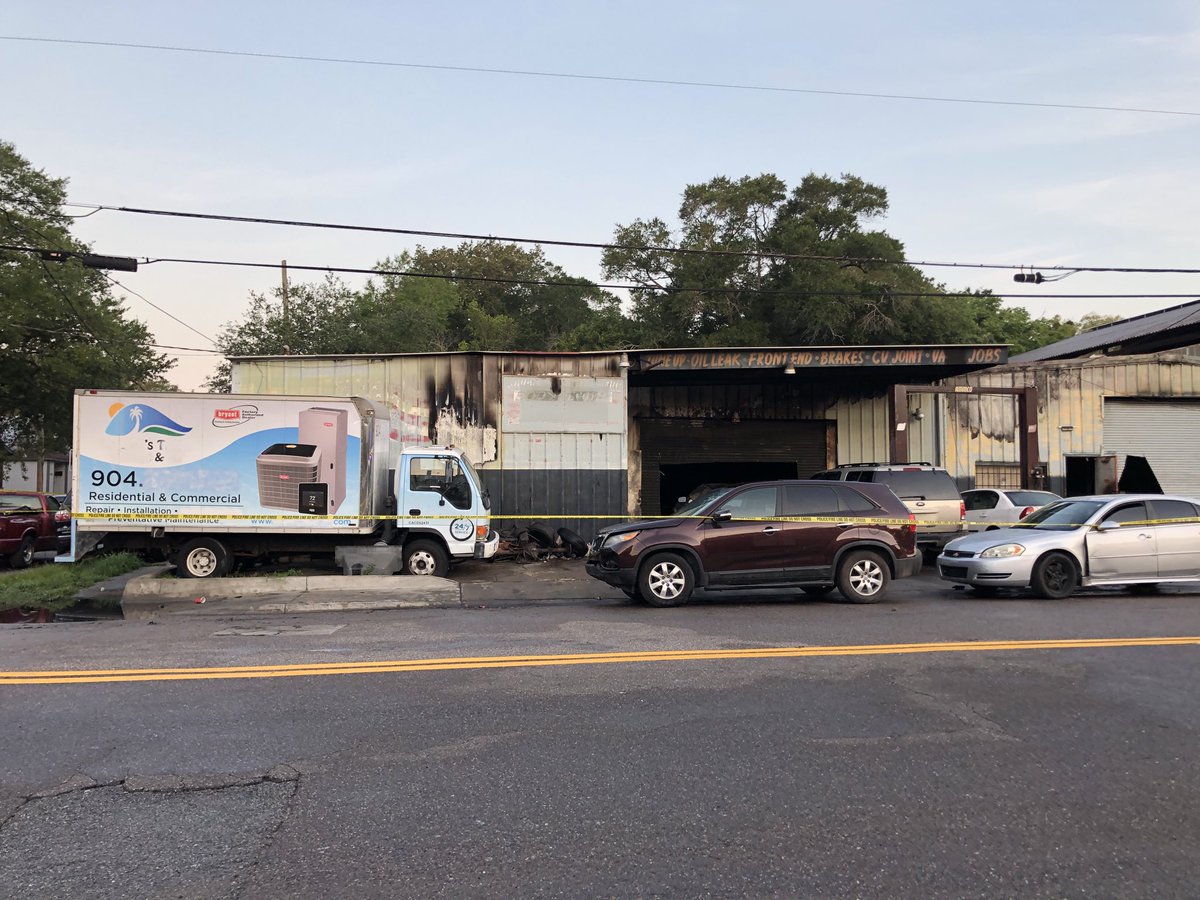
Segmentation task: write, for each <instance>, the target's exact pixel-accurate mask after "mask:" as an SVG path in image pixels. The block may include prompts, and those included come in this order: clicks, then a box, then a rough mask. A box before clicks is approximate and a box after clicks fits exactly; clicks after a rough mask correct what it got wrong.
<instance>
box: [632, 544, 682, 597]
mask: <svg viewBox="0 0 1200 900" xmlns="http://www.w3.org/2000/svg"><path fill="white" fill-rule="evenodd" d="M694 581H695V576H693V575H692V567H691V566H689V565H688V564H687V563H686V562H684V560H683V559H681V558H680V557H678V556H676V555H675V554H674V553H663V554H662V555H660V556H656V557H654V558H653V559H651V560H650V561H649V562H648V563H646V565H645V566H644V567H643V568H642V571H641V574H640V575H639V576H638V593H639V594H641V595H642V599H643V600H645V601H646V602H647V603H649V604H650V605H651V606H682V605H683V604H684V603H687V602H688V600H689V599H690V598H691V596H692V585H693V583H694Z"/></svg>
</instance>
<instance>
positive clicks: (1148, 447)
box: [1104, 397, 1200, 496]
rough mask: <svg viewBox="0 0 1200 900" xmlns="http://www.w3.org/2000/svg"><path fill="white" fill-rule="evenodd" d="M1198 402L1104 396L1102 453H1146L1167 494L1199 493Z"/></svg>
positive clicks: (1120, 464) (1120, 461)
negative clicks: (1197, 460)
mask: <svg viewBox="0 0 1200 900" xmlns="http://www.w3.org/2000/svg"><path fill="white" fill-rule="evenodd" d="M1197 448H1200V400H1134V399H1129V398H1124V397H1122V398H1117V397H1105V398H1104V452H1105V453H1113V454H1116V456H1117V471H1118V472H1124V471H1125V461H1126V459H1127V458H1128V457H1130V456H1144V457H1145V458H1146V461H1147V462H1148V463H1149V464H1150V468H1151V469H1153V470H1154V474H1155V476H1156V477H1157V478H1158V483H1159V484H1160V485H1162V489H1163V490H1164V491H1166V492H1167V493H1169V494H1187V495H1189V496H1200V466H1198V465H1197V464H1196V454H1197Z"/></svg>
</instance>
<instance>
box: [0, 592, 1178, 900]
mask: <svg viewBox="0 0 1200 900" xmlns="http://www.w3.org/2000/svg"><path fill="white" fill-rule="evenodd" d="M896 587H897V588H898V590H897V591H896V592H895V593H894V595H893V597H892V602H889V603H885V604H882V605H879V606H853V605H849V604H841V603H836V602H813V601H795V600H792V599H790V598H779V597H766V598H764V597H758V598H754V599H749V598H730V597H728V596H723V597H721V598H719V599H717V600H711V601H706V602H702V603H699V604H696V605H693V606H689V607H685V608H682V609H678V610H653V609H649V608H647V607H642V606H635V605H632V604H626V603H619V602H595V601H593V602H572V603H565V602H564V603H555V602H541V603H536V604H525V605H511V606H501V607H495V606H488V607H487V608H481V609H466V610H460V609H454V610H445V609H438V610H417V611H399V612H388V613H372V614H363V613H359V614H339V615H313V614H310V615H306V616H302V617H301V616H291V617H277V618H275V617H273V618H266V619H253V620H245V619H239V620H236V621H233V620H229V619H225V618H221V617H216V616H214V617H209V618H203V617H201V618H191V619H188V620H185V621H168V622H163V623H159V624H147V623H133V622H129V623H122V622H104V623H78V624H56V625H44V626H23V627H5V628H0V670H3V673H12V672H31V671H46V672H54V671H59V670H93V671H97V672H105V673H109V674H98V675H95V676H89V677H93V678H96V679H98V681H97V683H87V684H50V683H39V684H15V683H9V684H3V683H0V710H3V714H2V717H0V721H2V722H3V726H4V727H3V728H0V823H3V824H0V871H2V876H3V877H0V897H5V898H7V897H13V898H40V897H63V896H80V897H84V896H86V897H121V898H129V897H189V898H192V897H195V898H201V897H204V898H208V897H247V898H259V897H283V896H287V897H497V896H503V897H509V896H545V897H557V896H567V897H579V896H613V897H646V896H664V897H726V896H788V897H794V896H817V897H922V898H926V897H983V896H987V897H1014V896H1030V897H1089V898H1092V897H1122V898H1127V897H1195V896H1196V893H1197V891H1196V884H1197V883H1198V882H1200V863H1197V861H1196V860H1197V857H1196V852H1195V848H1196V846H1197V844H1198V839H1200V777H1198V776H1200V763H1198V762H1197V747H1198V742H1197V736H1198V728H1200V666H1198V665H1197V663H1198V653H1200V647H1198V646H1197V645H1195V644H1169V643H1156V644H1150V645H1143V646H1108V647H1096V646H1084V647H1081V646H1066V647H1061V648H1058V649H1047V648H1033V647H1030V646H1029V645H1028V644H1020V643H1016V642H1028V641H1039V640H1042V641H1044V640H1048V639H1063V640H1069V639H1097V638H1112V639H1117V640H1123V639H1132V638H1170V637H1190V636H1198V635H1200V597H1198V596H1194V595H1189V594H1184V593H1178V592H1164V593H1163V594H1160V595H1156V596H1150V597H1132V596H1128V595H1125V594H1121V593H1117V592H1108V593H1094V594H1091V595H1087V596H1080V597H1077V598H1072V599H1069V600H1065V601H1057V602H1045V601H1035V600H1030V599H1026V598H1021V597H1012V598H1006V599H1000V600H977V599H970V598H968V597H966V596H963V595H962V594H961V593H959V592H953V591H951V590H948V589H946V588H944V587H942V586H940V585H938V584H937V583H936V582H933V581H931V580H927V579H924V578H922V579H912V580H910V581H907V582H902V583H900V584H898V585H896ZM980 641H996V642H1014V643H1012V644H1007V645H1005V644H1000V645H994V646H991V645H990V646H989V649H971V648H969V647H959V648H955V649H953V650H952V651H951V652H943V650H942V649H941V648H939V647H938V646H937V645H940V644H944V643H946V642H980ZM896 644H912V645H921V646H920V647H916V646H914V647H910V648H908V649H907V650H906V651H905V652H902V653H884V652H880V651H879V650H878V649H877V648H878V647H879V645H896ZM844 647H858V648H862V649H859V650H855V651H852V652H853V654H854V655H792V656H775V657H772V656H764V655H761V654H764V653H769V652H775V651H774V649H773V648H810V649H809V650H804V651H799V650H797V651H788V652H795V653H821V654H829V653H834V652H836V653H839V654H843V653H850V652H851V651H842V650H838V651H833V650H825V649H822V650H813V649H811V648H844ZM872 648H876V649H872ZM717 650H726V651H732V652H734V653H735V654H736V653H738V652H742V653H744V654H747V655H746V656H737V655H733V656H730V657H728V658H722V659H705V658H678V656H679V654H675V655H672V653H671V651H696V654H694V655H695V656H702V655H703V654H704V653H705V652H707V651H717ZM642 651H654V652H655V653H656V654H657V655H656V656H654V657H652V658H648V657H645V656H643V657H639V658H636V659H634V661H622V659H626V660H627V659H629V658H630V657H629V656H626V657H624V658H621V657H613V656H611V655H605V654H632V653H635V652H642ZM564 654H570V655H574V656H575V657H576V658H575V659H573V660H564V659H561V658H555V657H560V656H561V655H564ZM752 654H760V655H752ZM523 655H539V656H544V657H547V658H546V659H543V660H540V663H541V664H538V665H534V664H533V662H534V661H533V660H524V661H510V662H509V663H504V665H506V666H510V667H504V668H488V667H485V666H491V665H497V663H496V662H495V661H489V660H491V658H493V657H499V656H503V657H515V656H523ZM580 656H586V657H587V659H586V660H581V659H579V658H578V657H580ZM435 659H438V660H446V661H447V662H445V663H439V664H437V665H445V666H447V668H432V667H431V664H429V663H427V662H426V663H420V664H417V663H414V662H411V661H417V660H422V661H428V660H435ZM464 660H465V661H464ZM368 661H377V662H379V663H380V664H381V665H380V668H383V669H390V670H388V671H375V672H363V671H361V670H360V671H349V672H348V671H347V670H346V669H339V668H337V667H338V666H347V665H349V664H350V663H352V662H356V663H363V662H368ZM564 663H573V664H564ZM287 665H296V666H303V667H305V668H303V669H301V670H300V671H304V672H306V673H307V674H303V675H298V676H292V677H262V676H263V675H266V674H273V675H283V674H287V673H289V672H294V671H297V670H294V669H293V670H287V669H280V668H277V667H280V666H287ZM415 665H424V666H425V668H424V669H417V668H414V666H415ZM246 666H264V667H269V668H267V669H266V670H263V671H258V672H246V671H245V670H244V667H246ZM197 667H208V668H214V667H215V668H221V669H222V670H223V671H221V672H213V671H209V672H197V671H194V670H195V669H196V668H197ZM235 667H236V668H235ZM270 667H274V668H270ZM146 669H171V670H173V671H170V672H159V673H158V674H147V675H136V674H134V675H130V674H116V673H114V672H113V670H146ZM247 676H254V677H247ZM3 677H9V678H11V677H12V676H5V675H0V678H3ZM39 677H45V676H39ZM127 678H145V679H146V680H140V681H128V680H102V679H127Z"/></svg>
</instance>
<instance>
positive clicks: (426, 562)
mask: <svg viewBox="0 0 1200 900" xmlns="http://www.w3.org/2000/svg"><path fill="white" fill-rule="evenodd" d="M404 574H405V575H436V576H438V577H439V578H445V577H446V576H447V575H449V574H450V556H449V555H448V554H447V553H446V548H445V547H443V546H442V545H441V544H439V543H438V542H437V541H426V540H420V541H411V542H410V543H408V544H405V545H404Z"/></svg>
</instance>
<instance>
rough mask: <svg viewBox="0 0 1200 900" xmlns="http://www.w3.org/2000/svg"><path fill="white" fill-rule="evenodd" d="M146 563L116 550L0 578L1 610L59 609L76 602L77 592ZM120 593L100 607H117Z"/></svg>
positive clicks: (50, 564)
mask: <svg viewBox="0 0 1200 900" xmlns="http://www.w3.org/2000/svg"><path fill="white" fill-rule="evenodd" d="M144 565H146V563H145V562H143V561H142V560H141V559H140V558H139V557H137V556H135V555H134V554H132V553H113V554H111V555H110V556H102V557H100V558H99V559H89V560H87V561H86V562H81V563H47V564H45V565H40V566H35V567H33V568H31V569H25V570H23V571H20V572H12V573H10V574H8V575H5V576H4V577H3V578H0V609H14V608H17V607H20V608H22V609H49V610H51V611H55V612H57V611H58V610H61V609H66V608H67V607H68V606H73V605H74V604H75V595H76V594H77V593H79V591H81V590H83V589H84V588H85V587H88V586H89V585H93V584H95V583H96V582H98V581H106V580H107V579H109V578H116V577H117V576H118V575H124V574H125V573H126V572H132V571H133V570H134V569H140V568H141V567H142V566H144ZM120 602H121V595H120V592H118V591H114V592H113V596H112V599H105V600H103V601H97V603H96V605H97V606H101V607H103V606H116V605H118V604H119V603H120Z"/></svg>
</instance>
